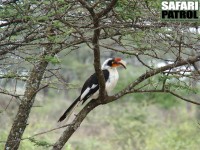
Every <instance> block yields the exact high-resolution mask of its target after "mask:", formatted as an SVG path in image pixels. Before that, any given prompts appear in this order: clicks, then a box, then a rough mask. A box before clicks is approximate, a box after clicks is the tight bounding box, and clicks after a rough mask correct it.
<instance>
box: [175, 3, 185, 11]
mask: <svg viewBox="0 0 200 150" xmlns="http://www.w3.org/2000/svg"><path fill="white" fill-rule="evenodd" d="M177 10H188V8H187V3H186V2H182V3H181V7H180V9H177Z"/></svg>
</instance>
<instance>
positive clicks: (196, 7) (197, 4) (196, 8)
mask: <svg viewBox="0 0 200 150" xmlns="http://www.w3.org/2000/svg"><path fill="white" fill-rule="evenodd" d="M194 3H195V8H194V10H199V2H194Z"/></svg>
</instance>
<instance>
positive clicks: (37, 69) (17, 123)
mask: <svg viewBox="0 0 200 150" xmlns="http://www.w3.org/2000/svg"><path fill="white" fill-rule="evenodd" d="M44 56H45V54H43V55H42V56H41V57H40V58H41V61H40V62H38V63H37V64H36V65H35V66H34V68H33V69H32V71H31V73H30V75H29V79H28V80H27V83H26V89H25V93H24V97H23V99H22V101H21V103H20V106H19V109H18V113H17V115H16V117H15V120H14V123H13V125H12V128H11V130H10V133H9V136H8V139H7V141H6V145H5V150H11V149H12V150H17V149H18V147H19V144H20V141H21V138H22V135H23V133H24V130H25V129H26V126H27V125H28V124H27V120H28V118H29V114H30V111H31V108H32V106H33V103H34V99H35V96H36V94H37V92H38V90H39V85H40V81H41V80H42V76H43V74H44V72H45V70H46V67H47V65H48V62H47V61H45V60H44V59H43V58H44Z"/></svg>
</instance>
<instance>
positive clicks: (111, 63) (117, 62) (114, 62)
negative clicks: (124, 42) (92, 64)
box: [102, 57, 126, 69]
mask: <svg viewBox="0 0 200 150" xmlns="http://www.w3.org/2000/svg"><path fill="white" fill-rule="evenodd" d="M119 66H122V67H124V68H125V69H126V62H125V61H123V60H122V59H121V58H119V57H116V58H108V59H107V60H105V61H104V63H103V65H102V69H109V68H116V67H119Z"/></svg>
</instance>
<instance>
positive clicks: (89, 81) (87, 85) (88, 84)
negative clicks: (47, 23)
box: [58, 70, 109, 122]
mask: <svg viewBox="0 0 200 150" xmlns="http://www.w3.org/2000/svg"><path fill="white" fill-rule="evenodd" d="M103 75H104V78H105V81H108V78H109V71H108V70H103ZM95 85H97V86H96V87H95ZM92 86H93V88H91V87H92ZM87 88H90V90H89V92H88V93H87V94H86V95H85V97H84V98H83V99H82V101H83V103H84V102H85V101H86V100H87V99H88V98H89V97H90V96H91V95H93V94H94V93H95V92H96V91H98V90H99V84H98V79H97V75H96V73H94V74H93V75H91V76H90V77H89V78H88V79H87V80H86V81H85V83H84V85H83V87H82V90H81V94H80V96H79V97H78V98H77V99H76V100H75V101H74V102H73V103H72V104H71V105H70V106H69V108H68V109H67V110H66V111H65V112H64V114H63V115H62V116H61V117H60V119H59V120H58V122H61V121H63V120H64V119H65V118H66V117H67V116H68V115H69V114H70V112H71V111H72V110H73V108H75V106H76V105H77V104H78V102H79V101H80V100H81V99H80V98H81V95H82V94H83V92H84V91H85V90H86V89H87Z"/></svg>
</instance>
